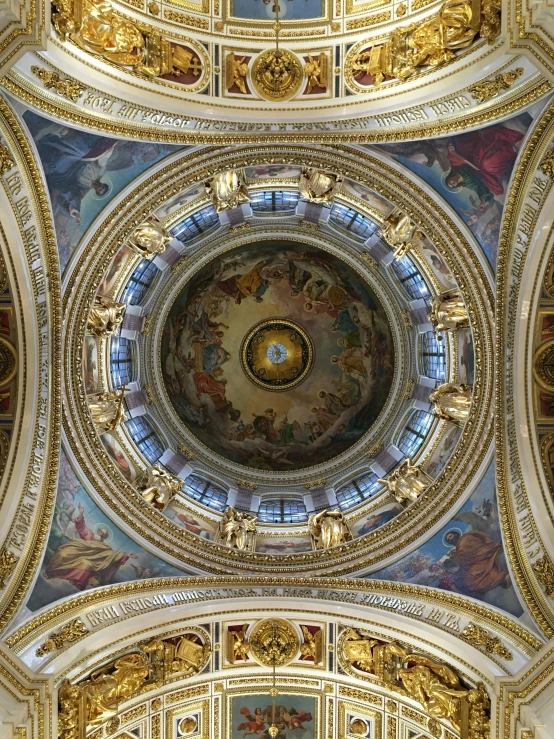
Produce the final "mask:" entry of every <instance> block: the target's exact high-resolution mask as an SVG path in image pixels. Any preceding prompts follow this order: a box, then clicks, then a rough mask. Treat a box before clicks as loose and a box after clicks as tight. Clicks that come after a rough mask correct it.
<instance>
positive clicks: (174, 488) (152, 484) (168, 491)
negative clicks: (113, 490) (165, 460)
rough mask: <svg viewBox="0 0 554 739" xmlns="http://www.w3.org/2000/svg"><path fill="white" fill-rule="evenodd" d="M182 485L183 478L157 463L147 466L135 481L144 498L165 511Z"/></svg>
mask: <svg viewBox="0 0 554 739" xmlns="http://www.w3.org/2000/svg"><path fill="white" fill-rule="evenodd" d="M183 485H184V482H183V480H181V479H180V478H178V477H175V475H172V474H170V473H169V472H167V470H164V469H163V468H162V467H160V466H159V465H154V466H152V467H148V469H146V470H144V472H143V473H142V474H141V475H139V477H138V478H137V480H136V482H135V487H136V489H137V490H138V492H139V493H140V494H141V495H142V497H143V498H144V500H146V501H147V502H148V503H151V504H152V505H153V506H154V508H157V509H158V510H159V511H165V509H166V508H167V506H168V505H169V504H170V503H171V501H172V500H173V498H174V497H175V496H176V495H177V493H178V492H179V491H180V490H181V488H182V487H183Z"/></svg>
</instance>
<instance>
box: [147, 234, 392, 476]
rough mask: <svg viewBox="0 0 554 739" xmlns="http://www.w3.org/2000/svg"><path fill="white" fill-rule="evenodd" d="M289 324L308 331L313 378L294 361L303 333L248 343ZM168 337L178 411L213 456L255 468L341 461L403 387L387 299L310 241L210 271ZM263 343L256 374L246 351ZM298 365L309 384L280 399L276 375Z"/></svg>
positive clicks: (253, 253)
mask: <svg viewBox="0 0 554 739" xmlns="http://www.w3.org/2000/svg"><path fill="white" fill-rule="evenodd" d="M278 319H289V320H293V321H295V322H296V325H297V326H298V329H296V331H298V330H299V331H302V330H304V331H305V332H306V333H307V336H308V341H310V343H311V344H312V345H313V348H310V352H311V353H312V354H313V357H312V358H311V359H312V361H313V366H312V367H311V371H309V368H308V367H306V368H305V369H304V368H303V366H300V365H299V366H298V367H297V366H296V364H294V361H295V360H292V353H293V351H294V345H295V344H298V341H299V340H300V339H299V340H298V341H296V342H295V341H291V340H290V339H289V337H290V336H294V335H295V334H294V333H291V332H293V331H295V329H294V326H293V324H291V328H290V329H287V328H286V327H285V325H284V324H283V326H282V328H281V329H278V330H277V329H276V330H274V331H273V332H272V331H270V330H269V327H268V328H267V329H264V330H261V332H260V331H257V332H256V333H255V334H254V335H253V336H252V338H251V339H249V340H248V342H249V343H248V345H247V346H246V347H244V346H242V345H243V342H244V341H245V339H246V338H247V334H248V332H249V331H250V330H251V329H252V328H253V327H255V325H256V324H258V322H259V321H264V320H266V321H271V320H274V321H278ZM276 325H278V326H279V325H281V324H276ZM164 332H165V336H164V340H163V343H162V352H161V363H162V367H163V371H164V380H165V386H166V390H167V393H168V395H169V397H170V399H171V402H172V404H173V406H174V408H175V410H176V411H177V414H178V415H179V417H180V418H181V420H182V421H183V422H184V423H185V424H186V426H187V427H188V428H189V429H190V430H191V431H192V433H193V434H194V435H195V436H196V437H197V438H198V439H200V441H202V443H203V444H205V445H207V446H208V447H209V448H210V449H211V450H212V451H214V452H216V453H217V454H220V455H222V456H225V457H227V458H228V459H231V460H232V461H235V462H238V463H239V464H242V465H245V466H248V467H253V468H255V469H261V470H283V469H284V470H294V469H300V468H302V467H307V466H313V464H314V461H315V459H317V460H318V461H324V460H326V459H330V458H332V457H335V456H337V455H338V454H341V452H343V451H345V450H346V449H348V448H349V447H350V446H351V445H352V444H354V443H356V442H357V441H358V440H359V439H360V438H361V437H362V436H363V435H364V434H365V433H367V432H368V430H369V429H370V428H371V426H372V424H373V423H374V422H375V420H376V419H377V417H378V415H379V413H380V411H381V409H382V408H383V406H384V404H385V401H386V399H387V396H388V394H389V391H390V387H391V383H392V378H393V372H394V348H393V342H392V335H391V331H390V328H389V325H388V319H387V316H386V314H385V311H384V309H383V308H382V306H381V305H380V303H379V301H378V299H377V297H376V296H375V294H374V293H373V291H372V290H371V288H370V287H369V286H368V285H367V284H365V283H364V281H363V280H362V279H361V278H360V277H359V276H358V275H356V274H355V273H354V272H353V270H351V269H349V268H348V267H347V266H346V265H345V264H344V263H343V262H341V261H340V260H339V259H337V258H336V257H335V256H333V255H330V254H327V253H326V252H324V251H313V250H311V249H310V248H309V247H308V246H307V245H304V244H298V243H294V242H290V243H287V242H281V243H274V244H270V245H266V244H264V243H263V242H262V243H258V244H252V245H248V247H244V248H242V249H236V250H234V251H231V252H230V253H228V254H226V255H225V256H224V257H221V258H220V259H218V260H217V261H216V262H212V263H210V264H208V265H207V266H206V267H204V268H203V269H202V270H201V271H200V272H199V273H198V274H197V275H195V277H194V278H193V280H192V281H191V282H190V283H189V284H188V285H186V287H185V288H184V289H183V291H182V292H181V293H180V294H179V296H178V297H177V299H176V300H175V302H174V304H173V305H172V307H171V311H170V314H169V317H168V321H167V323H166V326H165V329H164ZM281 334H282V336H281ZM264 335H265V336H266V338H264ZM296 335H297V336H299V334H298V333H297V334H296ZM266 344H267V346H266ZM285 345H286V346H285ZM252 346H253V347H254V349H256V352H257V353H254V355H253V357H252V358H251V359H250V360H248V361H249V363H250V365H251V366H250V365H249V367H248V373H247V372H246V371H245V370H244V367H243V368H241V366H240V354H241V352H243V351H246V350H249V351H252ZM287 347H288V348H287ZM260 352H261V354H260V356H258V354H259V353H260ZM306 352H307V348H306ZM262 355H263V356H262ZM287 355H289V356H287ZM266 359H267V360H268V361H267V362H265V360H266ZM289 361H293V364H292V365H291V367H290V372H291V373H292V375H291V377H296V378H297V379H296V380H295V383H296V382H297V381H298V380H300V381H301V382H300V384H298V385H295V386H294V387H291V389H290V391H288V392H286V393H284V392H274V390H279V389H280V388H279V386H278V385H275V384H271V383H269V384H268V383H267V382H266V378H269V377H270V373H271V372H272V371H273V368H274V367H275V368H279V365H280V364H281V366H282V367H286V366H287V365H288V362H289ZM299 361H300V363H301V365H302V362H303V360H302V359H301V358H300V356H299ZM306 361H307V359H306ZM264 362H265V363H264ZM265 364H267V367H266V366H265ZM306 371H307V372H308V374H307V375H306V376H305V379H303V377H304V374H305V372H306ZM251 377H253V378H254V382H252V384H251ZM249 380H250V382H249ZM256 383H257V384H256ZM284 387H286V385H285V386H284Z"/></svg>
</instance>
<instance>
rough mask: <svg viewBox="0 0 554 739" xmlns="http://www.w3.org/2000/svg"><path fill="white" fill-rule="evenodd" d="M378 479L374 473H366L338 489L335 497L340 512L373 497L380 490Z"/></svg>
mask: <svg viewBox="0 0 554 739" xmlns="http://www.w3.org/2000/svg"><path fill="white" fill-rule="evenodd" d="M378 479H379V478H378V477H377V475H376V474H375V473H374V472H366V473H365V474H363V475H360V477H357V478H356V479H355V480H351V481H350V482H348V483H346V485H344V486H343V487H342V488H340V489H339V490H338V491H337V493H336V496H337V502H338V504H339V505H340V507H341V508H342V510H343V511H345V510H348V509H349V508H352V507H353V506H355V505H358V503H361V501H362V500H366V499H367V498H370V497H371V496H372V495H375V493H376V492H377V491H378V490H380V488H381V483H379V482H377V480H378Z"/></svg>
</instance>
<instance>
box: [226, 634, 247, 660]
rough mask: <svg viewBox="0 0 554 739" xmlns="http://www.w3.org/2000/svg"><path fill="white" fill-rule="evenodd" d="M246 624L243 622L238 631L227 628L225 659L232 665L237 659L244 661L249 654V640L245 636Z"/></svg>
mask: <svg viewBox="0 0 554 739" xmlns="http://www.w3.org/2000/svg"><path fill="white" fill-rule="evenodd" d="M247 631H248V624H243V626H242V628H241V629H240V630H239V631H231V630H230V629H228V630H227V661H228V662H229V663H230V664H232V665H234V664H235V662H236V661H237V659H238V660H241V661H244V660H245V659H246V658H247V657H248V655H249V654H250V642H249V641H248V639H247V638H246V632H247Z"/></svg>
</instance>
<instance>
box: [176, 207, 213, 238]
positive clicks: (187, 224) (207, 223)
mask: <svg viewBox="0 0 554 739" xmlns="http://www.w3.org/2000/svg"><path fill="white" fill-rule="evenodd" d="M216 224H217V225H219V216H218V215H217V213H216V212H215V209H214V207H213V205H208V207H207V208H202V210H199V211H198V212H197V213H193V214H192V215H190V216H187V217H186V218H185V219H184V220H183V221H181V223H179V224H178V225H177V226H175V228H173V230H172V231H171V235H172V236H175V238H176V239H179V241H180V242H181V243H183V244H184V243H186V242H187V241H192V240H193V239H197V238H198V237H199V236H202V234H205V233H207V232H208V231H211V229H212V228H214V226H215V225H216Z"/></svg>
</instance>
